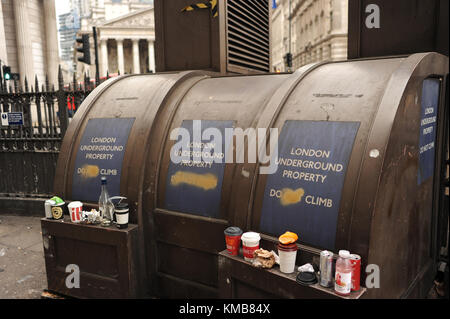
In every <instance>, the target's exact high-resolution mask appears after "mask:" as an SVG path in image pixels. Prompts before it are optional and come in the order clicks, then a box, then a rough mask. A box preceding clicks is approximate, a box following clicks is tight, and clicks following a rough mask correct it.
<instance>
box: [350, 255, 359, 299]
mask: <svg viewBox="0 0 450 319" xmlns="http://www.w3.org/2000/svg"><path fill="white" fill-rule="evenodd" d="M350 263H351V264H352V291H358V290H359V288H360V286H359V282H360V280H361V256H359V255H356V254H351V255H350Z"/></svg>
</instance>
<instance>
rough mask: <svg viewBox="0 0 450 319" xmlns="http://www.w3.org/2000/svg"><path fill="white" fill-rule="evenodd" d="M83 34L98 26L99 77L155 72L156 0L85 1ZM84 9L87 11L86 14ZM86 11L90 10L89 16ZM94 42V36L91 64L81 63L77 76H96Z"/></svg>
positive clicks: (82, 23)
mask: <svg viewBox="0 0 450 319" xmlns="http://www.w3.org/2000/svg"><path fill="white" fill-rule="evenodd" d="M81 1H82V2H81V4H82V6H81V12H82V15H81V29H80V31H79V34H82V33H88V34H90V35H92V27H93V26H95V27H96V29H97V45H98V58H99V71H100V74H99V76H100V77H101V78H102V77H105V76H106V74H107V72H108V73H109V75H114V74H118V73H120V74H127V73H135V74H137V73H147V72H150V71H152V72H154V71H155V62H154V61H155V58H154V41H155V28H154V14H153V1H152V0H112V1H107V0H103V1H99V0H81ZM83 12H84V13H83ZM86 12H90V14H89V15H86ZM94 52H95V51H94V43H93V41H92V37H91V60H92V64H91V65H90V66H88V65H86V64H83V63H80V62H78V63H77V77H78V79H79V80H81V79H82V78H83V76H84V73H89V74H90V75H91V78H92V77H93V76H94V75H95V64H94V62H95V61H94Z"/></svg>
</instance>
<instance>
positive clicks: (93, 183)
mask: <svg viewBox="0 0 450 319" xmlns="http://www.w3.org/2000/svg"><path fill="white" fill-rule="evenodd" d="M134 120H135V119H134V118H111V119H107V118H102V119H90V120H89V121H88V123H87V125H86V128H85V130H84V134H83V137H82V138H81V142H80V146H79V148H78V152H77V157H76V159H75V169H74V172H73V181H72V199H74V200H82V201H90V202H96V201H98V198H99V197H100V189H101V182H100V179H101V177H102V176H105V177H106V179H107V182H108V185H107V188H108V193H109V195H110V196H117V195H120V175H121V172H122V161H123V156H124V154H125V148H126V145H127V141H128V135H129V134H130V130H131V127H132V126H133V123H134Z"/></svg>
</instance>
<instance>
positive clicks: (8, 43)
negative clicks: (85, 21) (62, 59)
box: [0, 0, 59, 84]
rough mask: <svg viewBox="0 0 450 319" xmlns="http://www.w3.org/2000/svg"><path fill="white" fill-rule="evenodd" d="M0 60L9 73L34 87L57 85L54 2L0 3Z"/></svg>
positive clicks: (24, 0) (19, 0) (23, 0)
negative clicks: (47, 83)
mask: <svg viewBox="0 0 450 319" xmlns="http://www.w3.org/2000/svg"><path fill="white" fill-rule="evenodd" d="M0 60H1V63H2V65H9V66H10V67H11V72H13V73H19V74H20V79H21V82H22V83H23V82H24V80H25V77H26V78H27V80H28V83H29V84H32V83H33V84H34V77H35V75H36V76H37V77H38V79H39V81H40V82H41V83H43V81H45V77H46V75H48V78H49V82H50V83H54V84H56V83H57V76H58V65H59V53H58V32H57V25H56V12H55V0H2V1H1V2H0Z"/></svg>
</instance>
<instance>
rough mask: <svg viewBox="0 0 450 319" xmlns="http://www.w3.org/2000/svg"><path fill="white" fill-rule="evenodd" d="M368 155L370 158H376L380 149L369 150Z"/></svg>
mask: <svg viewBox="0 0 450 319" xmlns="http://www.w3.org/2000/svg"><path fill="white" fill-rule="evenodd" d="M369 156H370V157H372V158H377V157H378V156H380V151H379V150H377V149H373V150H371V151H370V152H369Z"/></svg>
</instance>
